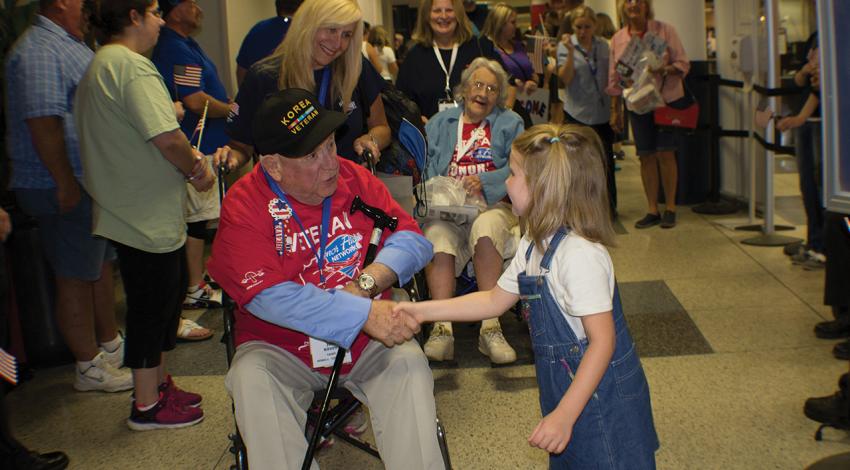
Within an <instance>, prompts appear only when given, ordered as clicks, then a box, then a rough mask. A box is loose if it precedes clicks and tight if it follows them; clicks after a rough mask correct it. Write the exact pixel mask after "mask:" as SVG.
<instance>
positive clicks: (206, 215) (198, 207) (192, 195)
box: [186, 158, 221, 238]
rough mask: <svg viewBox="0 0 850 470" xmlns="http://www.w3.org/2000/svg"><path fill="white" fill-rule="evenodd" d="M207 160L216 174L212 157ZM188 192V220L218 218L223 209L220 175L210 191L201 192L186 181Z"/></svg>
mask: <svg viewBox="0 0 850 470" xmlns="http://www.w3.org/2000/svg"><path fill="white" fill-rule="evenodd" d="M207 160H208V161H209V162H210V168H211V169H212V171H213V174H216V170H215V168H212V160H211V159H210V158H207ZM186 192H187V194H188V197H187V203H186V222H205V221H207V220H215V219H217V218H218V215H219V212H220V209H221V202H220V201H219V195H218V194H219V190H218V177H216V179H215V181H214V183H213V187H212V188H210V190H209V191H204V192H202V193H199V192H198V191H196V190H195V188H194V187H193V186H192V185H191V184H189V183H186ZM196 238H197V237H196ZM201 238H203V237H201Z"/></svg>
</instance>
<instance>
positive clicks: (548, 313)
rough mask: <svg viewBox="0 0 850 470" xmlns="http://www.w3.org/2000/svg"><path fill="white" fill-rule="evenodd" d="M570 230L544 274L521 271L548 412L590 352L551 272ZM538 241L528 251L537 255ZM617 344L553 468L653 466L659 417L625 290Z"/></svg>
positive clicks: (543, 266)
mask: <svg viewBox="0 0 850 470" xmlns="http://www.w3.org/2000/svg"><path fill="white" fill-rule="evenodd" d="M567 232H568V229H564V228H561V229H560V230H558V232H557V233H556V234H555V236H554V237H553V239H552V242H551V243H550V244H549V248H548V249H547V250H546V253H545V254H544V255H543V259H542V260H541V262H540V272H541V275H540V276H529V275H526V274H525V272H522V273H520V274H519V276H518V281H519V292H520V297H521V298H522V307H523V311H524V312H529V315H528V326H529V330H530V331H529V332H530V334H531V343H532V347H533V349H534V365H535V369H536V372H537V384H538V387H539V388H540V409H541V411H542V412H543V416H546V415H547V414H549V413H550V412H551V411H552V410H554V409H555V407H557V405H558V403H559V402H560V400H561V398H563V396H564V393H566V391H567V388H568V387H569V386H570V384H571V383H572V380H573V377H574V376H575V371H576V370H578V366H579V362H580V361H581V359H582V357H583V356H584V352H585V351H586V349H587V345H588V342H587V339H586V338H585V339H583V340H581V341H579V340H578V339H577V338H576V335H575V333H574V332H573V331H572V329H571V328H570V326H569V324H568V323H567V322H566V321H564V320H563V313H562V312H561V309H560V307H559V306H558V304H557V302H555V299H554V298H553V297H552V294H551V292H550V290H549V287H548V286H547V283H546V274H545V273H547V272H548V271H549V265H550V263H551V261H552V257H553V256H554V254H555V252H556V251H557V249H558V245H559V244H560V243H561V241H562V240H563V239H564V238H565V237H566V236H567ZM533 249H534V245H533V244H532V245H531V246H530V247H529V248H528V251H526V253H525V259H526V262H528V260H529V258H530V256H531V250H533ZM613 306H614V308H613V314H614V328H615V330H616V335H617V339H616V346H615V348H614V355H613V357H612V358H611V363H610V365H609V366H608V370H606V371H605V375H604V376H603V377H602V380H601V381H600V383H599V386H598V387H597V389H596V392H595V393H594V394H593V396H592V397H591V398H590V400H589V401H588V402H587V406H585V408H584V411H582V413H581V415H580V416H579V418H578V420H577V421H576V424H575V426H574V427H573V433H572V437H571V439H570V442H569V444H567V448H566V450H564V452H563V453H561V454H558V455H555V454H550V456H549V468H550V469H567V468H574V469H591V468H592V469H615V468H616V469H629V470H640V469H654V468H655V450H656V449H658V436H657V435H656V434H655V426H654V425H653V422H652V407H651V405H650V401H649V385H648V384H647V382H646V376H645V375H644V373H643V368H642V367H641V365H640V359H638V355H637V352H636V351H635V346H634V342H633V341H632V337H631V335H630V334H629V329H628V326H627V325H626V320H625V318H624V317H623V309H622V306H621V305H620V294H619V292H618V289H617V288H616V287H615V289H614V299H613Z"/></svg>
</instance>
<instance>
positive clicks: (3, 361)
mask: <svg viewBox="0 0 850 470" xmlns="http://www.w3.org/2000/svg"><path fill="white" fill-rule="evenodd" d="M0 377H2V378H4V379H6V380H7V381H9V383H11V384H12V385H17V383H18V364H17V361H16V360H15V356H13V355H11V354H9V353H7V352H6V351H4V350H3V348H0Z"/></svg>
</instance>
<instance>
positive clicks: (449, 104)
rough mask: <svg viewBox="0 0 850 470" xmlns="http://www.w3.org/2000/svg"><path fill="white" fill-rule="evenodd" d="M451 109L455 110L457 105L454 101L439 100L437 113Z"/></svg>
mask: <svg viewBox="0 0 850 470" xmlns="http://www.w3.org/2000/svg"><path fill="white" fill-rule="evenodd" d="M452 108H457V103H456V102H455V101H454V100H440V101H438V102H437V110H438V111H445V110H447V109H452Z"/></svg>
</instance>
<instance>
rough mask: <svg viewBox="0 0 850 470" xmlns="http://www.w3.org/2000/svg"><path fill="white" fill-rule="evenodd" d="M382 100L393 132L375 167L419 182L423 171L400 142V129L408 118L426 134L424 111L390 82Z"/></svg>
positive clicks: (415, 182)
mask: <svg viewBox="0 0 850 470" xmlns="http://www.w3.org/2000/svg"><path fill="white" fill-rule="evenodd" d="M381 101H383V102H384V113H385V114H386V115H387V123H388V124H389V126H390V131H391V132H392V142H391V143H390V145H389V146H388V147H387V148H385V149H383V150H381V158H380V160H379V161H378V164H377V165H375V169H376V170H378V171H380V172H381V173H387V174H390V175H405V176H411V177H413V184H414V185H416V184H419V181H420V180H421V179H422V175H421V172H420V171H419V168H417V166H416V160H415V159H414V158H413V155H412V154H411V153H410V152H408V151H407V149H405V148H404V146H403V145H401V143H400V142H399V140H398V129H399V127H400V126H401V121H402V120H404V119H407V120H408V121H410V123H411V124H413V125H414V126H416V128H417V129H419V131H420V132H422V135H425V125H424V124H422V112H421V111H419V106H418V105H417V104H416V103H415V102H414V101H413V100H411V99H410V98H408V97H407V95H405V94H404V93H402V92H401V91H400V90H399V89H398V88H396V87H395V85H393V84H392V83H390V82H387V83H386V85H385V86H384V90H383V91H381ZM361 104H362V106H363V109H364V110H366V112H367V113H368V109H369V107H368V106H367V105H366V104H365V103H361ZM364 122H365V121H364ZM364 125H365V124H364Z"/></svg>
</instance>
